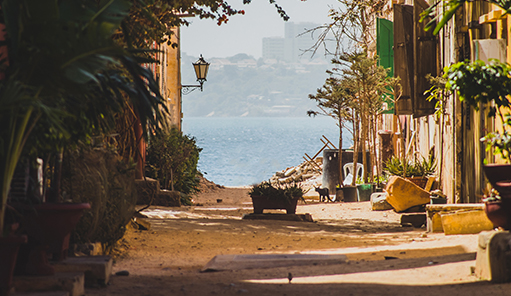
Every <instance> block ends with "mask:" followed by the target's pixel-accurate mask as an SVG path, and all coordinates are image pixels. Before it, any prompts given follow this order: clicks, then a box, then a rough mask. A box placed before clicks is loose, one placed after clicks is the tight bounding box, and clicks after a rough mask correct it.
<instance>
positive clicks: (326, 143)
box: [320, 139, 336, 149]
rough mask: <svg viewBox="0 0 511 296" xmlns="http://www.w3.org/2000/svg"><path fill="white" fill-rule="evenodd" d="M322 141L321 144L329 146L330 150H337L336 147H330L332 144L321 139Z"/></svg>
mask: <svg viewBox="0 0 511 296" xmlns="http://www.w3.org/2000/svg"><path fill="white" fill-rule="evenodd" d="M320 140H321V143H323V144H325V145H328V148H330V149H336V148H335V147H330V144H329V143H328V142H327V141H325V140H323V139H320Z"/></svg>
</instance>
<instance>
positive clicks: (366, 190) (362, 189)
mask: <svg viewBox="0 0 511 296" xmlns="http://www.w3.org/2000/svg"><path fill="white" fill-rule="evenodd" d="M357 189H358V201H370V200H371V194H372V193H373V184H358V185H357Z"/></svg>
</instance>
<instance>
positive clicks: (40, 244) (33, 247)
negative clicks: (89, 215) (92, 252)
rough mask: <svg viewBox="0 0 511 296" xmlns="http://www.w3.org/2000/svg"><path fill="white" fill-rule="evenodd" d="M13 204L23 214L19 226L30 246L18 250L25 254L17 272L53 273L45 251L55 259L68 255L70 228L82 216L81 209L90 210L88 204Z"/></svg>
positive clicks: (58, 259)
mask: <svg viewBox="0 0 511 296" xmlns="http://www.w3.org/2000/svg"><path fill="white" fill-rule="evenodd" d="M14 207H15V208H17V209H19V210H20V211H21V212H22V213H23V221H22V229H23V230H24V231H25V232H26V233H27V235H28V237H29V245H28V246H27V247H26V248H25V247H24V248H22V249H21V252H23V255H24V256H23V258H20V259H19V260H18V263H19V266H17V267H16V273H17V274H26V275H51V274H54V273H55V270H54V269H53V267H52V266H51V265H49V263H48V256H47V254H50V255H51V256H50V259H52V260H55V261H62V260H64V259H65V258H66V257H67V252H68V249H69V237H70V235H71V231H72V230H73V229H74V228H75V226H76V224H77V223H78V221H79V220H80V218H81V217H82V214H83V211H84V210H86V209H90V204H88V203H44V204H40V205H25V204H16V205H14ZM20 260H21V262H20Z"/></svg>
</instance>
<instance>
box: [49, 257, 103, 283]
mask: <svg viewBox="0 0 511 296" xmlns="http://www.w3.org/2000/svg"><path fill="white" fill-rule="evenodd" d="M112 264H113V260H112V257H110V256H83V257H69V258H67V259H66V260H64V261H62V262H55V263H54V264H53V267H54V268H55V271H56V272H62V273H63V272H83V273H84V274H85V286H86V287H88V288H89V287H98V285H99V286H101V287H105V286H106V285H107V284H108V282H109V281H110V275H111V274H112Z"/></svg>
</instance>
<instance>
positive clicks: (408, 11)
mask: <svg viewBox="0 0 511 296" xmlns="http://www.w3.org/2000/svg"><path fill="white" fill-rule="evenodd" d="M413 73H414V70H413V6H411V5H401V4H394V76H395V77H399V78H400V79H401V81H400V83H401V87H402V93H401V96H400V97H399V98H398V99H397V101H396V102H395V114H396V115H409V114H412V113H413V106H412V97H413V93H414V92H413V85H414V79H413Z"/></svg>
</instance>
